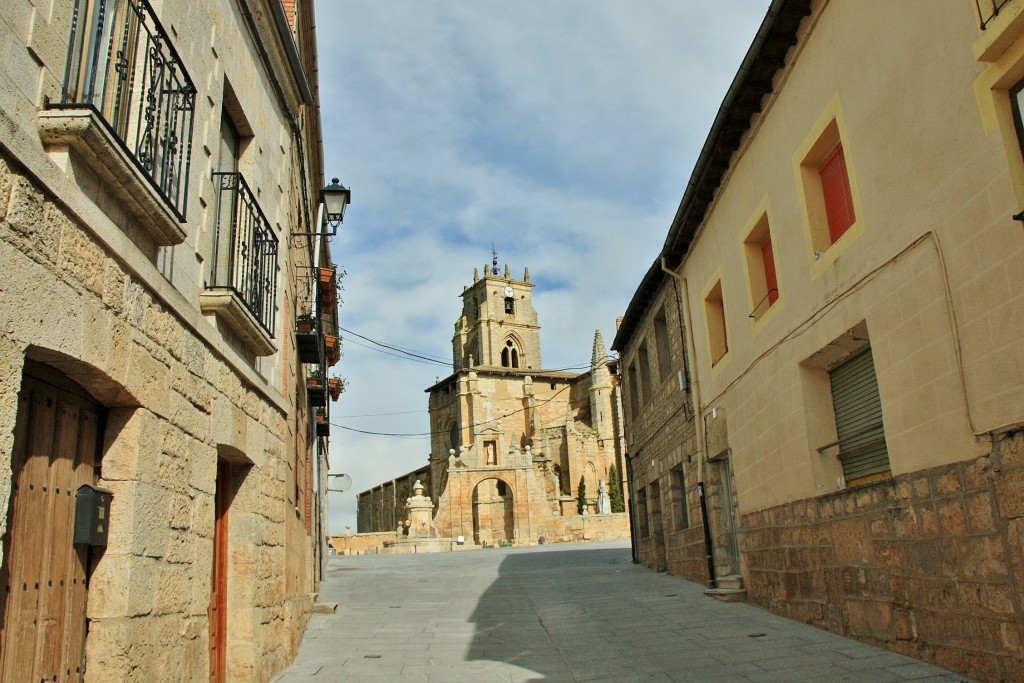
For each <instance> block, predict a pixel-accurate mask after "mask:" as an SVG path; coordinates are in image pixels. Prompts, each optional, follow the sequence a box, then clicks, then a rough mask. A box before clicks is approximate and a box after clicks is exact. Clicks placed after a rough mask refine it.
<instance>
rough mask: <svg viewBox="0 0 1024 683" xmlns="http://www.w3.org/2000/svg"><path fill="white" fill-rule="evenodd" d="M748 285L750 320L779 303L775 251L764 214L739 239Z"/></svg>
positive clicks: (758, 317) (766, 216)
mask: <svg viewBox="0 0 1024 683" xmlns="http://www.w3.org/2000/svg"><path fill="white" fill-rule="evenodd" d="M743 251H744V257H745V260H746V264H747V282H748V283H749V285H750V305H751V312H750V317H751V318H754V319H755V320H759V319H760V318H761V316H763V315H764V314H765V313H767V312H768V309H770V308H771V307H772V305H773V304H775V302H776V301H778V300H779V283H778V280H777V278H776V275H775V250H774V247H773V246H772V233H771V230H770V228H769V225H768V214H767V213H763V214H762V215H761V217H760V218H759V219H758V220H757V221H756V222H754V225H753V227H752V228H751V229H750V230H749V232H748V233H747V235H746V237H745V238H744V240H743Z"/></svg>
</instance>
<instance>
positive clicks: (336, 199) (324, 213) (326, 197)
mask: <svg viewBox="0 0 1024 683" xmlns="http://www.w3.org/2000/svg"><path fill="white" fill-rule="evenodd" d="M351 203H352V190H350V189H348V188H347V187H345V186H344V185H342V184H341V183H340V182H338V179H337V178H331V184H330V185H328V186H327V187H325V188H324V189H322V190H320V196H319V197H318V198H317V214H316V225H315V229H314V230H313V232H299V231H295V232H292V237H328V238H329V237H334V236H335V235H337V234H338V226H339V225H341V222H342V221H343V220H345V209H347V208H348V205H349V204H351ZM325 224H326V225H325ZM311 227H313V226H311ZM327 227H330V230H325V228H327Z"/></svg>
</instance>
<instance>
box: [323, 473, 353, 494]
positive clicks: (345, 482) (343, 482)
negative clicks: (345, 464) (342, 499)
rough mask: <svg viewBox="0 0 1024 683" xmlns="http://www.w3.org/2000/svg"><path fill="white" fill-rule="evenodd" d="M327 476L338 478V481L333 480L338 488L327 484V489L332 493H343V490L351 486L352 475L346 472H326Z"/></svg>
mask: <svg viewBox="0 0 1024 683" xmlns="http://www.w3.org/2000/svg"><path fill="white" fill-rule="evenodd" d="M327 476H328V477H337V478H338V481H336V482H335V484H336V485H337V486H338V488H334V489H332V488H330V485H329V484H328V488H327V490H328V491H333V492H334V493H345V491H348V489H349V487H350V486H352V477H350V476H348V475H347V474H328V475H327Z"/></svg>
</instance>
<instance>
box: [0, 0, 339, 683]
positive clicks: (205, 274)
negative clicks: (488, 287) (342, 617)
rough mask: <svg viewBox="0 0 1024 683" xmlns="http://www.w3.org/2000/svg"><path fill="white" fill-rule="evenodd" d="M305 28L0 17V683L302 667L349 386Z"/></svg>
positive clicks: (88, 15) (298, 4)
mask: <svg viewBox="0 0 1024 683" xmlns="http://www.w3.org/2000/svg"><path fill="white" fill-rule="evenodd" d="M314 26H315V21H314V16H313V3H312V2H310V1H307V0H296V1H294V2H287V3H285V4H282V2H281V1H280V0H238V1H237V2H236V1H235V0H202V1H196V2H161V3H149V2H145V1H144V0H124V1H122V2H116V3H115V2H107V1H105V0H56V1H55V2H49V3H38V2H28V1H26V0H12V1H11V2H4V3H2V5H0V40H2V42H3V44H4V45H7V46H8V47H7V49H6V50H5V53H4V54H5V58H4V59H3V61H2V62H0V129H2V130H3V134H2V135H0V264H2V268H0V270H2V278H0V368H2V370H0V387H2V388H3V391H0V472H3V473H4V474H3V475H0V507H2V509H3V515H2V516H0V532H2V541H0V585H2V586H3V590H2V593H0V680H5V681H8V680H9V681H14V680H35V681H39V680H61V681H64V680H83V679H84V680H92V681H114V680H117V681H131V680H166V679H167V678H168V677H173V678H175V679H176V680H206V679H209V680H233V681H246V680H256V681H259V680H268V679H269V678H270V677H271V676H273V675H274V674H275V673H276V672H277V671H279V670H281V669H282V668H283V667H284V666H285V665H286V664H288V663H289V661H290V660H291V659H292V657H293V655H294V653H295V651H296V648H297V646H298V642H299V639H300V638H301V635H302V633H303V630H304V628H305V624H306V622H307V619H308V616H309V614H310V612H311V609H312V603H313V600H314V595H315V592H316V590H317V586H318V582H319V577H320V562H321V560H322V556H323V553H322V548H323V547H324V538H323V522H324V519H325V511H324V510H322V508H321V505H320V500H321V496H322V492H323V488H324V483H323V479H324V477H325V473H326V462H325V460H326V447H327V444H326V438H325V437H321V436H320V434H322V433H323V430H322V429H319V430H318V427H317V426H316V423H315V417H314V415H315V411H316V406H318V405H319V406H324V405H325V404H326V403H328V402H327V401H326V399H325V393H326V387H325V384H324V381H323V379H322V378H323V376H324V375H325V373H326V371H327V368H328V367H329V366H330V365H331V364H333V362H334V361H336V359H337V358H336V355H334V354H332V353H331V352H330V351H329V350H328V349H326V348H325V340H326V339H328V338H329V335H328V334H324V332H328V333H329V332H330V328H331V325H333V324H334V323H335V322H336V316H337V303H336V296H335V295H336V292H335V290H334V284H335V283H334V281H333V278H335V274H334V271H333V270H332V264H331V259H330V253H329V248H328V240H327V239H326V237H325V235H323V234H321V233H323V232H326V228H325V229H324V230H321V227H320V226H321V222H320V216H321V215H322V214H321V212H319V211H318V209H317V207H318V205H319V200H318V199H317V197H315V196H311V193H312V192H314V191H315V190H316V189H318V188H320V187H322V186H323V184H324V182H323V170H322V167H323V155H322V150H321V146H320V144H321V143H320V140H321V137H322V136H321V133H320V121H319V110H318V105H317V84H316V81H315V77H316V74H317V65H316V40H315V35H314ZM333 218H335V219H338V218H339V216H334V217H333ZM334 223H335V224H336V223H337V220H335V221H334ZM321 280H323V281H325V284H324V285H320V284H319V283H320V282H321ZM302 314H309V319H310V320H312V323H313V327H312V330H311V331H310V332H306V333H296V319H297V317H298V316H300V315H302ZM307 374H311V375H314V376H315V377H320V378H321V379H320V381H319V383H317V382H314V386H308V385H309V382H307V377H306V375H307ZM171 672H173V673H171Z"/></svg>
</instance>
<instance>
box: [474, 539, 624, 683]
mask: <svg viewBox="0 0 1024 683" xmlns="http://www.w3.org/2000/svg"><path fill="white" fill-rule="evenodd" d="M563 548H564V546H562V548H558V547H554V546H552V547H549V548H543V547H541V548H530V549H521V550H519V549H514V550H509V551H495V552H508V557H506V558H505V559H504V560H503V561H502V563H501V565H500V568H499V575H498V578H497V579H496V580H495V581H494V582H493V583H492V584H491V586H490V587H489V588H488V589H487V590H486V591H485V592H484V593H483V595H482V596H481V597H480V600H479V602H478V603H477V606H476V609H475V610H474V611H473V614H472V616H471V617H470V620H471V621H472V622H473V623H474V624H475V627H476V631H475V634H474V636H473V640H472V643H471V645H470V648H469V651H468V653H467V655H466V658H467V660H470V661H492V662H503V663H506V664H511V665H514V666H516V667H519V668H521V669H526V670H529V671H531V672H535V673H536V674H537V676H536V677H531V678H527V677H525V676H526V674H524V677H523V678H517V679H516V680H517V681H518V680H522V681H527V680H529V681H537V682H540V681H544V682H546V683H551V682H553V681H554V682H559V681H575V680H577V679H576V676H578V675H579V674H581V673H588V672H590V671H591V670H593V671H599V670H600V668H599V667H601V664H602V662H606V661H611V660H613V659H614V658H615V657H618V656H619V655H620V654H621V653H617V652H616V647H615V640H616V633H615V632H613V631H611V630H610V629H609V623H610V622H611V621H613V620H614V618H615V617H614V615H615V607H616V603H618V602H621V596H616V595H610V594H607V593H605V594H602V591H601V585H602V578H603V577H608V578H609V579H612V577H614V574H615V573H616V572H618V571H624V570H627V568H629V569H632V565H631V561H630V560H631V558H630V550H629V546H628V545H627V546H620V547H599V548H588V549H585V550H564V549H563ZM484 552H491V551H484Z"/></svg>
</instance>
